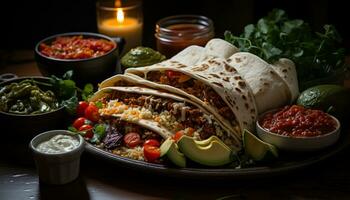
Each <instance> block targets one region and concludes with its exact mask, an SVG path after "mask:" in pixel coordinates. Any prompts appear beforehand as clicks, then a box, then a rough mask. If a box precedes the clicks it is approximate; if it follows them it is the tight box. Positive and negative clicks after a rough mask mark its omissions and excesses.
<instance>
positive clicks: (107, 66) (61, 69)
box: [35, 32, 124, 85]
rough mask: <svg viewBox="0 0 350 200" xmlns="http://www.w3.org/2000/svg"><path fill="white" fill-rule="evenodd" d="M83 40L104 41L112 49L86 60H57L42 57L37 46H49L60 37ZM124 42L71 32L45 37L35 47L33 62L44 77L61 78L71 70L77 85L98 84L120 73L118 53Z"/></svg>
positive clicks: (106, 37) (98, 35)
mask: <svg viewBox="0 0 350 200" xmlns="http://www.w3.org/2000/svg"><path fill="white" fill-rule="evenodd" d="M79 35H82V36H83V37H84V38H97V39H105V40H108V41H111V42H113V43H114V44H115V45H114V48H113V49H112V50H110V51H109V52H107V53H105V54H103V55H101V56H98V57H94V58H86V59H59V58H52V57H48V56H46V55H43V54H42V53H41V52H40V49H39V46H40V44H42V43H45V44H51V43H52V42H53V41H54V40H55V39H56V38H57V37H61V36H79ZM123 45H124V40H123V39H122V38H110V37H108V36H105V35H101V34H97V33H87V32H71V33H62V34H57V35H53V36H50V37H47V38H45V39H43V40H41V41H40V42H38V43H37V45H36V46H35V60H36V62H37V65H38V67H39V70H40V72H41V73H42V74H43V75H44V76H50V75H55V76H58V77H61V76H62V75H63V74H64V73H65V72H66V71H68V70H73V72H74V75H73V80H74V81H75V82H76V83H78V85H83V84H85V83H93V84H96V83H99V82H101V81H102V80H104V79H106V78H108V77H110V76H112V75H114V74H116V73H120V71H121V70H120V67H119V58H118V55H119V52H121V51H122V48H123Z"/></svg>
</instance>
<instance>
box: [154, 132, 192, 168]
mask: <svg viewBox="0 0 350 200" xmlns="http://www.w3.org/2000/svg"><path fill="white" fill-rule="evenodd" d="M165 155H167V157H168V158H169V160H170V161H171V162H172V163H174V164H175V165H177V166H179V167H186V157H185V156H184V154H183V153H181V152H180V151H179V148H178V147H177V145H176V143H175V142H174V140H172V139H171V138H168V139H166V140H165V141H164V142H163V144H162V145H161V146H160V156H161V157H163V156H165Z"/></svg>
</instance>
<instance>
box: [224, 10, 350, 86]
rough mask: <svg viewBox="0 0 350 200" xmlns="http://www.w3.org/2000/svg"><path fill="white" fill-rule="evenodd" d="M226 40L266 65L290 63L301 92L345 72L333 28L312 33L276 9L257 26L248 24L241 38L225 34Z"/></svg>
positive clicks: (342, 55)
mask: <svg viewBox="0 0 350 200" xmlns="http://www.w3.org/2000/svg"><path fill="white" fill-rule="evenodd" d="M225 40H226V41H228V42H230V43H232V44H234V45H236V46H237V47H238V48H239V49H240V50H241V51H245V52H250V53H253V54H255V55H257V56H259V57H260V58H262V59H264V60H266V61H267V62H269V63H274V62H275V61H277V60H278V59H279V58H289V59H291V60H293V61H294V63H295V64H296V68H297V73H298V80H299V86H300V88H301V89H305V88H306V87H309V86H312V85H316V84H320V83H322V82H324V81H325V80H327V81H326V82H329V81H332V80H339V76H341V75H342V74H344V72H345V71H346V70H347V68H346V67H345V64H344V62H345V49H344V48H341V41H342V38H341V37H340V35H339V33H338V32H337V30H336V29H335V27H334V26H332V25H324V27H323V32H314V31H312V29H311V27H310V26H309V24H307V23H306V22H304V21H303V20H300V19H289V18H288V16H287V14H286V13H285V11H283V10H279V9H274V10H273V11H272V12H270V13H269V14H268V15H267V16H266V17H263V18H261V19H260V20H259V21H258V22H257V24H249V25H247V26H246V27H245V28H244V31H243V33H242V34H241V35H240V36H235V35H233V34H232V33H231V32H230V31H226V32H225Z"/></svg>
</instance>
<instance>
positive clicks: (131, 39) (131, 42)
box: [98, 17, 142, 52]
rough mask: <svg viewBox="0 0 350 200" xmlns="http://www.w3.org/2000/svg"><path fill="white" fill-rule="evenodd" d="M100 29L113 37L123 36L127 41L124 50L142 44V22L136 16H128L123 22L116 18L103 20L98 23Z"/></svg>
mask: <svg viewBox="0 0 350 200" xmlns="http://www.w3.org/2000/svg"><path fill="white" fill-rule="evenodd" d="M98 31H99V32H100V33H102V34H105V35H108V36H111V37H113V36H118V37H123V38H124V39H125V41H126V44H125V47H124V52H127V51H129V50H130V49H131V48H134V47H137V46H140V45H141V42H142V23H140V22H138V20H137V19H135V18H130V17H126V18H124V20H123V21H122V22H118V21H117V19H116V18H111V19H106V20H103V21H101V22H100V23H99V24H98Z"/></svg>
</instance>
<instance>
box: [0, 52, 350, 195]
mask: <svg viewBox="0 0 350 200" xmlns="http://www.w3.org/2000/svg"><path fill="white" fill-rule="evenodd" d="M0 55H1V57H0V58H1V60H0V74H3V73H15V74H17V75H19V76H24V75H40V72H39V70H38V69H37V67H36V64H35V62H34V60H33V55H32V53H31V52H30V51H23V52H11V53H7V52H0ZM348 133H350V132H348ZM1 134H3V132H2V131H1ZM15 149H16V150H15ZM27 150H28V149H27V144H22V145H17V146H14V145H13V144H11V143H10V144H7V143H6V141H2V142H0V200H7V199H11V200H12V199H13V200H17V199H292V200H294V199H295V200H309V199H350V156H349V155H350V148H346V149H345V150H343V151H342V152H340V153H338V154H337V155H335V156H333V157H331V158H329V159H327V160H325V161H321V162H319V163H317V164H315V165H312V166H310V167H307V168H304V169H301V170H298V171H293V172H291V173H286V174H283V175H278V176H273V177H262V178H251V179H246V180H230V181H214V180H210V179H207V180H194V179H191V178H186V179H184V178H181V179H178V178H166V177H159V176H156V175H153V174H145V173H142V172H138V171H135V170H130V169H126V168H123V167H118V166H116V165H113V164H111V163H109V162H107V161H105V160H102V159H98V158H95V157H92V156H91V155H89V154H88V153H84V154H83V156H82V160H81V172H80V176H79V178H78V179H77V180H76V181H74V182H72V183H69V184H66V185H62V186H52V185H46V184H43V183H40V182H39V180H38V176H37V173H36V170H35V166H34V164H33V162H32V160H31V156H30V154H28V152H27Z"/></svg>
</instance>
